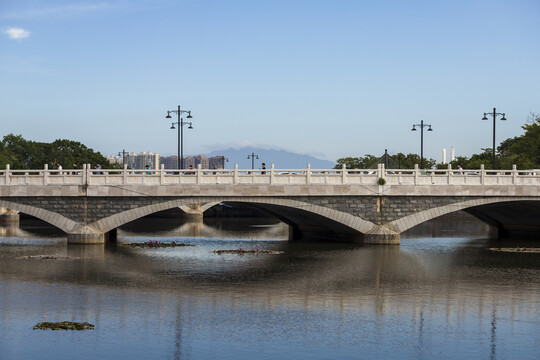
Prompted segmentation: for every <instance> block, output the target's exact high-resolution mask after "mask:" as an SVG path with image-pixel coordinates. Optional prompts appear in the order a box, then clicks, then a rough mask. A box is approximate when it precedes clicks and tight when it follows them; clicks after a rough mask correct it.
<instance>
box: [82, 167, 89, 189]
mask: <svg viewBox="0 0 540 360" xmlns="http://www.w3.org/2000/svg"><path fill="white" fill-rule="evenodd" d="M81 171H82V177H81V178H82V184H81V185H85V184H87V176H88V175H87V174H86V164H82V170H81Z"/></svg>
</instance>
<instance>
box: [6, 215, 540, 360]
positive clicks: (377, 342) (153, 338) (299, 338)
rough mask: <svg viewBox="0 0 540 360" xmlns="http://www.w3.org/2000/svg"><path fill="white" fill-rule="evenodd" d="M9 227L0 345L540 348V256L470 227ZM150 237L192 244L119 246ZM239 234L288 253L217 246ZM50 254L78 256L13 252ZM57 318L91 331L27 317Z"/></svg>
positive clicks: (521, 352) (240, 241)
mask: <svg viewBox="0 0 540 360" xmlns="http://www.w3.org/2000/svg"><path fill="white" fill-rule="evenodd" d="M463 224H464V223H461V225H460V223H457V224H455V225H454V226H453V227H451V226H450V227H449V225H448V224H446V225H445V226H444V227H443V228H447V229H452V228H453V229H456V228H460V227H463V226H464V225H463ZM0 231H2V233H1V235H2V237H0V321H1V323H0V358H1V359H73V358H76V359H100V358H107V359H109V358H110V359H215V358H219V359H388V358H400V359H456V358H469V359H538V358H540V254H523V253H521V254H520V253H501V252H492V251H489V250H487V249H488V248H490V247H493V246H500V245H501V243H498V242H493V241H491V242H490V241H489V240H485V239H482V238H479V237H477V236H470V237H464V236H461V237H450V236H448V237H442V236H441V234H440V233H439V234H437V235H438V236H439V237H435V238H433V237H421V236H420V235H419V234H416V233H410V234H409V236H404V238H403V239H402V243H401V246H361V245H353V244H328V243H289V242H287V241H285V239H286V237H287V228H286V227H284V226H283V225H273V224H269V223H265V222H262V221H259V222H258V223H257V222H254V221H253V220H252V221H250V222H249V221H248V222H238V221H234V220H224V221H223V222H214V223H208V222H205V223H204V224H202V223H185V224H179V223H178V220H173V219H145V220H143V221H139V222H138V223H135V224H131V225H129V226H126V227H124V228H123V229H122V230H120V231H119V233H118V242H117V244H116V245H110V246H98V245H97V246H73V245H69V246H68V245H66V243H65V238H64V237H62V234H58V233H57V232H55V231H54V229H50V228H46V227H43V226H42V225H41V224H32V223H30V224H26V223H23V222H21V226H20V227H15V228H14V227H9V228H5V227H4V228H0ZM448 231H450V230H448ZM444 234H445V233H443V235H444ZM448 234H449V235H451V236H455V235H456V234H455V233H451V231H450V233H448ZM147 240H159V241H164V242H168V241H176V242H182V243H186V244H191V245H195V246H189V247H176V248H162V249H141V248H133V247H129V246H125V245H124V244H126V243H130V242H144V241H147ZM518 243H519V244H518ZM502 244H503V246H505V245H508V244H509V246H517V245H520V246H533V245H534V244H535V243H534V242H532V243H531V242H526V241H524V240H523V241H520V240H512V241H508V242H506V243H505V242H503V243H502ZM536 244H537V246H538V241H537V242H536ZM238 248H243V249H271V250H279V251H283V253H282V254H279V255H258V256H256V255H234V254H230V255H217V254H214V253H212V252H211V251H212V250H217V249H238ZM51 254H56V255H59V256H66V257H70V259H65V260H24V259H20V257H23V256H27V255H51ZM64 320H69V321H87V322H90V323H92V324H94V325H95V327H96V329H95V330H92V331H81V332H65V331H41V330H32V327H33V326H34V325H35V324H36V323H38V322H42V321H64Z"/></svg>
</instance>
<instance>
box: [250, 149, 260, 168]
mask: <svg viewBox="0 0 540 360" xmlns="http://www.w3.org/2000/svg"><path fill="white" fill-rule="evenodd" d="M249 159H251V170H253V169H255V159H257V160H258V159H259V155H255V153H254V152H252V153H251V155H248V160H249Z"/></svg>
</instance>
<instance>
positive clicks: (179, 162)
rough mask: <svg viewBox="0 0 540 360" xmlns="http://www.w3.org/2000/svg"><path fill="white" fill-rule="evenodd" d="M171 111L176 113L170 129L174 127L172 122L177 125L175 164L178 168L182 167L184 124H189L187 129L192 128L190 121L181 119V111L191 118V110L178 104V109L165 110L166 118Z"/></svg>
mask: <svg viewBox="0 0 540 360" xmlns="http://www.w3.org/2000/svg"><path fill="white" fill-rule="evenodd" d="M171 113H174V114H178V121H177V122H173V123H172V124H171V129H175V127H174V124H177V125H178V159H177V161H176V166H177V167H178V169H182V170H183V169H184V125H189V127H188V129H193V126H192V125H191V123H190V122H184V119H182V116H181V115H182V113H187V114H188V116H187V118H188V119H191V118H192V117H193V116H191V111H189V110H181V109H180V105H178V110H169V111H167V116H165V118H166V119H171Z"/></svg>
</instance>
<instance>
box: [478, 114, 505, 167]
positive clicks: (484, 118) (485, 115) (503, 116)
mask: <svg viewBox="0 0 540 360" xmlns="http://www.w3.org/2000/svg"><path fill="white" fill-rule="evenodd" d="M487 115H491V116H493V170H495V119H496V118H497V116H499V115H502V118H501V120H503V121H506V117H505V116H506V115H505V113H498V112H497V110H496V109H495V108H493V113H484V117H483V118H482V120H487V119H488V118H487Z"/></svg>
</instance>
